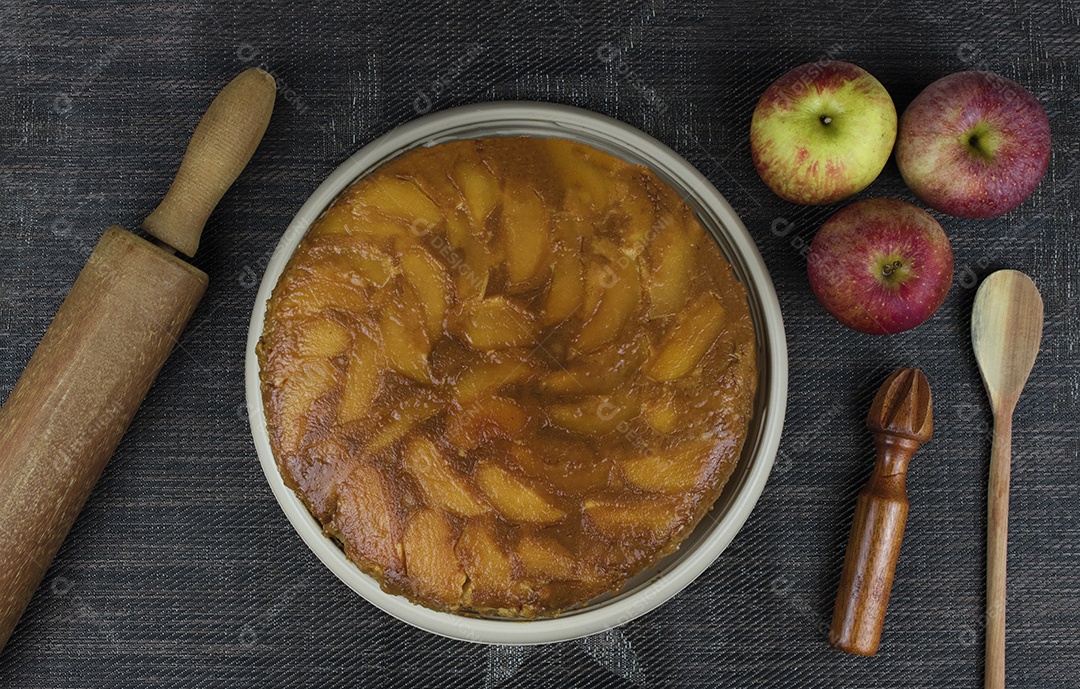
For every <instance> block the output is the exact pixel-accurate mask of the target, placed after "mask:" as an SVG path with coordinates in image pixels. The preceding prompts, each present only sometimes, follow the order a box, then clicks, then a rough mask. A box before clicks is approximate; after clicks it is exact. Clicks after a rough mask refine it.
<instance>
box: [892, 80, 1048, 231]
mask: <svg viewBox="0 0 1080 689" xmlns="http://www.w3.org/2000/svg"><path fill="white" fill-rule="evenodd" d="M896 162H897V164H898V165H899V166H900V174H901V175H903V177H904V181H905V182H907V185H908V186H909V187H911V190H912V191H913V192H915V195H916V196H918V197H919V199H920V200H922V201H923V202H924V203H925V204H926V205H928V206H930V207H931V208H935V209H937V210H939V211H941V212H942V213H948V214H949V215H957V216H960V217H962V218H992V217H994V216H998V215H1002V214H1003V213H1007V212H1009V211H1011V210H1012V209H1013V208H1016V207H1017V206H1019V205H1020V204H1021V203H1023V201H1024V199H1026V198H1027V197H1028V196H1031V192H1033V191H1034V190H1035V187H1037V186H1038V185H1039V180H1041V179H1042V178H1043V175H1044V174H1045V173H1046V167H1047V165H1048V164H1049V163H1050V120H1049V119H1047V117H1046V111H1045V110H1043V106H1042V104H1041V103H1039V101H1038V100H1037V99H1036V98H1035V96H1033V95H1031V94H1030V93H1029V92H1028V91H1027V90H1026V89H1025V88H1024V87H1023V86H1021V85H1020V84H1017V83H1016V82H1014V81H1010V80H1008V79H1006V78H1005V77H1002V76H998V75H997V74H993V73H991V72H957V73H956V74H950V75H949V76H947V77H944V78H942V79H938V80H937V81H935V82H934V83H932V84H930V85H929V86H927V87H926V89H925V90H924V91H923V92H922V93H920V94H919V95H918V96H917V97H916V98H915V100H913V101H912V102H911V105H909V106H908V107H907V110H905V111H904V115H903V117H901V118H900V136H899V139H898V141H897V144H896Z"/></svg>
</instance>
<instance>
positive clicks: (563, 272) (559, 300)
mask: <svg viewBox="0 0 1080 689" xmlns="http://www.w3.org/2000/svg"><path fill="white" fill-rule="evenodd" d="M579 244H580V242H579ZM584 295H585V277H584V275H583V272H582V268H581V255H580V254H579V253H578V250H577V249H576V248H570V247H567V246H563V245H560V246H559V248H558V249H557V250H556V252H555V261H554V263H553V264H552V271H551V287H550V288H548V292H547V294H546V295H545V297H544V317H543V322H544V325H555V324H556V323H561V322H562V321H564V320H566V319H567V318H569V317H570V316H572V315H574V313H575V312H576V311H577V310H578V309H579V308H581V302H582V299H583V298H584Z"/></svg>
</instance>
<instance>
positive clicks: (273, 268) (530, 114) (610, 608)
mask: <svg viewBox="0 0 1080 689" xmlns="http://www.w3.org/2000/svg"><path fill="white" fill-rule="evenodd" d="M485 136H537V137H549V138H550V137H559V138H565V139H572V140H575V141H580V142H582V143H585V144H589V145H591V146H594V147H595V148H598V149H601V150H603V151H606V152H608V153H611V154H613V155H615V156H618V157H620V158H623V159H624V160H626V161H628V162H631V163H634V164H638V165H644V166H646V167H648V168H650V169H652V170H653V171H654V172H655V173H656V174H657V175H659V176H660V178H661V179H662V180H664V181H665V182H666V183H667V184H669V185H670V186H671V187H672V188H673V189H675V191H677V192H678V193H679V194H680V195H681V196H682V197H683V198H684V199H685V200H686V201H687V202H688V203H689V204H690V206H691V207H692V208H693V209H694V211H695V213H696V214H697V216H698V219H699V220H700V221H701V223H702V224H703V225H704V226H705V228H706V229H707V230H708V231H709V232H710V234H712V236H713V238H714V239H716V241H717V243H718V244H719V246H720V248H721V250H722V251H723V253H724V255H725V256H726V257H727V259H728V261H730V263H731V264H732V267H733V268H734V270H735V273H736V275H737V276H738V277H739V279H740V280H741V281H742V283H743V284H744V285H745V286H746V289H747V293H748V297H749V306H750V312H751V316H752V317H753V319H754V325H755V329H756V332H757V345H758V371H759V381H758V392H757V398H756V410H755V416H754V419H753V421H752V422H751V425H750V429H749V434H748V436H747V439H746V443H745V446H744V448H743V452H742V456H741V457H740V460H739V465H738V467H737V468H736V470H735V472H734V474H733V475H732V476H731V479H730V480H729V481H728V484H727V486H726V487H725V489H724V491H723V493H722V494H721V495H720V497H719V498H718V499H717V501H716V504H715V506H714V507H713V509H712V510H711V511H710V512H709V513H708V514H707V515H706V517H705V518H704V519H703V520H702V521H701V523H700V524H699V525H698V527H697V528H696V529H695V530H694V532H693V533H692V534H691V535H690V537H689V538H687V539H686V540H685V541H683V543H682V544H681V546H680V548H679V549H678V550H677V551H676V552H674V553H672V554H671V555H669V556H668V557H666V558H665V559H664V560H662V561H661V562H660V563H658V564H657V565H656V566H655V567H652V568H650V569H648V570H646V571H644V572H641V573H640V574H638V575H637V576H635V577H634V578H632V579H631V580H630V581H629V582H627V584H626V586H625V587H624V588H623V590H622V591H621V592H619V593H618V594H616V595H605V596H602V597H600V598H597V599H594V600H593V601H591V602H590V603H589V604H588V605H586V606H584V607H582V608H580V609H576V610H572V611H568V612H565V613H563V614H562V615H561V616H559V617H557V618H553V619H540V620H528V621H516V620H504V619H494V618H477V617H465V616H462V615H455V614H450V613H444V612H437V611H434V610H430V609H428V608H425V607H422V606H419V605H415V604H413V603H411V602H409V601H408V600H407V599H405V598H403V597H401V596H396V595H391V594H388V593H386V592H384V591H383V590H382V589H381V588H380V587H379V584H378V582H376V581H375V580H374V579H372V578H371V577H369V576H368V575H366V574H364V573H363V572H361V571H360V569H359V568H357V567H356V565H354V564H353V563H352V562H350V561H349V560H348V559H347V558H346V557H345V554H344V552H343V551H342V550H341V548H340V547H339V546H338V545H337V544H336V543H335V542H334V541H333V540H332V539H331V538H329V537H327V536H325V535H324V534H323V532H322V528H321V526H320V525H319V523H318V522H317V521H316V520H315V518H314V517H312V516H311V514H310V513H309V512H308V510H307V508H306V507H305V506H304V504H303V503H302V502H301V501H300V499H299V498H298V497H297V496H296V494H295V493H294V492H293V491H292V490H290V489H289V488H288V487H286V486H285V483H284V482H283V480H282V477H281V474H280V473H279V471H278V467H277V463H276V461H275V459H274V455H273V451H272V450H271V447H270V440H269V436H268V434H267V430H266V419H265V416H264V413H263V403H262V394H261V390H260V385H259V362H258V357H257V356H256V354H255V346H256V345H257V344H258V341H259V338H260V337H261V335H262V330H263V317H264V314H265V312H266V305H267V302H268V300H269V299H270V294H271V292H272V291H273V289H274V286H275V285H276V284H277V281H278V277H279V276H280V275H281V273H282V271H283V270H284V268H285V265H286V263H287V262H288V260H289V258H290V256H291V255H292V253H293V251H294V250H295V249H296V247H297V245H298V244H299V242H300V240H301V239H302V238H303V236H304V234H305V233H306V232H307V229H308V227H309V226H310V225H311V223H312V222H313V221H314V220H315V219H316V218H318V217H319V215H320V214H321V213H322V212H323V211H324V210H325V209H326V208H327V207H328V206H329V205H330V204H331V203H332V202H333V201H334V199H335V198H337V196H338V194H339V193H341V191H343V190H344V189H345V188H346V187H348V186H349V185H350V184H351V183H352V182H353V181H355V180H356V179H358V178H360V177H362V176H364V175H365V174H367V173H369V172H370V171H372V170H374V169H375V168H376V167H378V166H379V165H380V164H382V163H384V162H386V161H387V160H390V159H391V158H394V157H396V156H398V155H400V154H401V153H403V152H405V151H407V150H410V149H412V148H416V147H419V146H431V145H434V144H439V143H445V142H447V141H454V140H459V139H472V138H479V137H485ZM787 380H788V370H787V343H786V340H785V335H784V325H783V320H782V318H781V314H780V305H779V303H778V302H777V299H776V292H775V290H774V288H773V284H772V279H771V278H770V277H769V274H768V271H767V270H766V268H765V264H764V262H763V261H762V260H761V255H760V254H759V253H758V250H757V247H756V246H755V244H754V241H753V239H752V238H751V237H750V234H749V233H748V232H747V231H746V228H745V226H744V225H743V224H742V222H741V221H740V220H739V218H738V216H737V215H736V214H735V212H734V210H732V208H731V206H730V205H729V204H728V203H727V201H726V200H725V199H724V197H723V196H721V194H720V192H719V191H717V190H716V188H715V187H714V186H713V185H712V184H711V183H710V182H709V181H708V180H707V179H706V178H705V177H704V176H703V175H702V174H701V173H700V172H698V171H697V169H695V168H694V167H693V166H692V165H690V163H688V162H687V161H686V160H684V159H683V158H682V157H680V156H679V155H678V154H677V153H675V152H674V151H672V150H671V149H670V148H668V147H667V146H665V145H663V144H662V143H660V142H659V141H657V140H655V139H653V138H652V137H650V136H648V135H646V134H644V133H643V132H641V131H638V130H637V129H634V128H633V127H630V126H629V125H626V124H623V123H622V122H619V121H617V120H614V119H611V118H609V117H605V116H603V115H598V114H596V113H593V112H589V111H587V110H581V109H578V108H573V107H569V106H562V105H553V104H548V103H532V102H501V103H485V104H480V105H470V106H465V107H460V108H454V109H451V110H444V111H442V112H438V113H435V114H433V115H428V116H425V117H422V118H420V119H418V120H415V121H413V122H410V123H408V124H405V125H402V126H400V127H397V128H396V129H394V130H393V131H391V132H390V133H388V134H385V135H383V136H381V137H379V138H378V139H376V140H374V141H372V142H371V143H370V144H368V145H367V146H365V147H364V148H362V149H361V150H360V151H359V152H357V153H356V154H355V155H353V156H352V157H351V158H349V159H348V160H346V161H345V162H344V163H342V164H341V165H340V166H339V167H338V168H337V169H336V170H335V171H334V172H333V173H332V174H331V175H330V176H329V177H328V178H327V179H326V181H325V182H323V183H322V184H321V185H320V186H319V188H318V189H316V190H315V192H314V193H313V194H312V195H311V196H310V197H309V198H308V200H307V201H306V202H305V203H304V205H303V206H302V207H301V208H300V211H299V212H298V213H297V214H296V217H295V218H293V221H292V223H290V225H289V227H288V229H287V230H286V232H285V234H284V236H283V237H282V238H281V241H280V242H279V243H278V246H277V249H276V250H275V251H274V253H273V256H272V257H271V259H270V261H269V263H268V265H267V267H266V272H265V274H264V275H263V279H262V284H261V285H260V286H259V292H258V295H257V296H256V298H255V306H254V310H253V312H252V316H251V325H250V328H249V330H248V341H247V357H246V361H245V388H246V392H247V407H248V414H249V418H250V421H251V432H252V437H253V439H254V442H255V449H256V450H257V452H258V455H259V461H260V463H261V464H262V468H263V472H264V473H265V474H266V479H267V481H269V483H270V487H271V489H272V490H273V493H274V496H275V497H276V498H277V501H278V503H279V504H280V505H281V508H282V510H283V511H284V512H285V515H286V516H287V517H288V519H289V521H290V523H291V524H292V526H293V528H294V529H296V531H297V533H298V534H300V537H301V538H302V539H303V541H304V543H306V544H307V546H308V547H309V548H311V550H312V551H313V552H314V553H315V555H316V556H317V557H318V558H319V559H320V560H321V561H322V562H323V564H324V565H326V566H327V567H328V568H329V569H330V570H331V571H332V572H333V573H334V574H335V575H337V577H338V578H340V579H341V580H342V581H343V582H344V583H345V584H346V585H348V586H349V588H351V589H352V590H354V591H355V592H357V593H359V594H360V595H361V596H363V597H364V598H365V599H367V600H368V601H369V602H371V603H372V604H374V605H375V606H376V607H378V608H380V609H382V610H383V611H385V612H387V613H389V614H391V615H393V616H394V617H397V618H398V619H400V620H403V621H405V622H407V623H409V624H412V625H414V626H416V627H419V628H420V629H424V630H426V631H429V632H432V633H435V634H440V635H443V636H447V637H451V638H454V639H460V640H464V641H473V642H478V643H495V644H537V643H548V642H555V641H566V640H569V639H574V638H578V637H582V636H587V635H589V634H595V633H597V632H601V631H604V630H606V629H611V628H612V627H616V626H618V625H621V624H624V623H626V622H628V621H630V620H632V619H634V618H636V617H638V616H640V615H643V614H644V613H646V612H648V611H650V610H652V609H653V608H655V607H657V606H658V605H660V604H661V603H663V602H665V601H666V600H668V599H669V598H671V597H672V596H674V595H675V594H676V593H678V592H679V591H680V590H681V589H683V588H684V587H685V586H686V585H688V584H689V583H690V582H691V581H693V580H694V579H695V578H696V577H697V576H698V575H699V574H701V573H702V572H703V571H705V569H706V568H707V567H708V566H709V565H711V564H712V563H713V561H714V560H716V558H717V557H718V556H719V555H720V553H721V552H723V550H724V549H725V548H726V547H727V545H728V544H729V543H730V542H731V540H732V539H733V538H734V537H735V534H736V533H738V531H739V529H740V528H741V527H742V525H743V523H744V522H745V521H746V519H747V517H748V516H749V514H750V511H751V510H752V509H753V507H754V504H755V503H756V502H757V500H758V497H759V496H760V495H761V491H762V489H763V488H764V487H765V482H766V480H767V479H768V476H769V472H770V470H771V469H772V465H773V459H774V457H775V455H776V450H777V447H778V445H779V442H780V434H781V430H782V427H783V421H784V411H785V406H786V403H787Z"/></svg>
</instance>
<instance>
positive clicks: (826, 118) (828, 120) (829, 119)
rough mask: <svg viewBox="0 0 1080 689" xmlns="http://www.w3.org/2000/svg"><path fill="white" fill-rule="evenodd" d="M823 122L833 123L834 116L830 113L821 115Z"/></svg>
mask: <svg viewBox="0 0 1080 689" xmlns="http://www.w3.org/2000/svg"><path fill="white" fill-rule="evenodd" d="M821 123H822V124H832V118H831V117H829V116H828V115H822V116H821Z"/></svg>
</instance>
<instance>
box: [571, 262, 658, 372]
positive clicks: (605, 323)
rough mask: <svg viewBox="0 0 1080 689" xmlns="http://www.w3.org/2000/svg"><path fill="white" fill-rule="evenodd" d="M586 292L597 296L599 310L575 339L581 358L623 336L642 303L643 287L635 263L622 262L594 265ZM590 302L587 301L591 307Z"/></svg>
mask: <svg viewBox="0 0 1080 689" xmlns="http://www.w3.org/2000/svg"><path fill="white" fill-rule="evenodd" d="M586 290H587V292H592V293H595V294H597V295H598V296H597V297H596V308H595V310H593V311H592V312H591V313H588V315H587V317H586V319H585V324H584V325H582V326H581V330H580V331H579V332H578V334H577V337H576V338H575V339H574V342H573V348H574V351H575V352H577V353H579V354H581V353H587V352H591V351H593V350H596V349H599V348H600V347H603V346H604V345H606V344H607V343H609V342H611V341H612V340H614V339H615V338H616V337H618V336H619V333H620V332H622V329H623V326H625V325H626V323H627V321H629V320H630V317H631V316H633V315H634V311H635V310H636V309H637V307H638V304H639V302H640V301H641V283H640V281H639V279H638V268H637V262H636V261H630V260H623V261H621V262H613V263H598V264H594V266H592V267H591V269H590V271H589V275H588V276H587V287H586ZM590 301H592V300H591V299H586V304H588V303H589V302H590Z"/></svg>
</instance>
